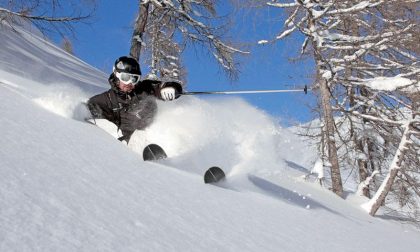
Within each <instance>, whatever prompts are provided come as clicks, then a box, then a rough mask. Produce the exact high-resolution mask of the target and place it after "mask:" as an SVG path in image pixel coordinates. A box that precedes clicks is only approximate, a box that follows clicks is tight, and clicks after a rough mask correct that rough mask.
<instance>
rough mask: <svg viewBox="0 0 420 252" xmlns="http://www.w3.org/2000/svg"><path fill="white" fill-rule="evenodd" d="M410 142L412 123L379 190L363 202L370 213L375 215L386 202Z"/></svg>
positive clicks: (407, 127) (406, 130) (407, 126)
mask: <svg viewBox="0 0 420 252" xmlns="http://www.w3.org/2000/svg"><path fill="white" fill-rule="evenodd" d="M409 144H410V125H409V124H408V125H406V128H405V130H404V133H403V135H402V137H401V141H400V144H399V146H398V149H397V152H396V153H395V156H394V159H393V160H392V163H391V165H390V168H389V173H388V175H387V176H386V177H385V180H384V181H383V182H382V184H381V186H380V187H379V189H378V191H377V192H376V193H375V195H374V196H373V197H372V199H371V200H369V201H368V202H367V203H365V204H363V205H362V207H363V208H364V209H366V210H367V211H368V212H369V214H370V215H372V216H374V215H375V214H376V212H377V211H378V209H379V208H380V207H381V205H382V204H383V203H384V202H385V198H386V196H387V195H388V193H389V192H390V191H391V188H392V185H393V184H394V181H395V178H396V176H397V174H398V172H399V171H400V169H401V163H402V161H403V158H404V153H405V151H406V150H407V148H408V145H409Z"/></svg>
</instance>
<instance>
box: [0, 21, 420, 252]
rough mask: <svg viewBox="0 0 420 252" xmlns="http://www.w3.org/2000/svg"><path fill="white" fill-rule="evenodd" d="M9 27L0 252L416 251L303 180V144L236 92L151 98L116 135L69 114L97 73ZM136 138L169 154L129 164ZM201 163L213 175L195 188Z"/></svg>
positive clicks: (1, 87) (2, 78)
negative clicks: (123, 134)
mask: <svg viewBox="0 0 420 252" xmlns="http://www.w3.org/2000/svg"><path fill="white" fill-rule="evenodd" d="M19 32H20V34H17V33H14V32H12V31H11V30H10V29H8V28H7V27H3V28H2V29H1V30H0V39H1V41H2V43H1V44H0V99H1V103H0V118H1V119H0V120H1V123H0V130H1V132H2V137H1V138H0V251H417V250H418V247H419V246H420V239H419V238H420V233H419V232H418V231H416V230H414V229H413V228H412V227H411V226H409V225H401V224H399V223H396V222H392V221H390V220H385V219H381V218H373V217H370V216H369V215H368V214H367V213H366V212H364V211H363V210H362V209H361V208H360V207H359V204H360V203H362V201H363V199H360V198H356V197H354V196H349V197H348V198H347V200H342V199H340V198H338V197H336V196H335V195H334V194H333V193H331V192H329V191H328V190H326V189H323V188H321V187H319V185H317V184H316V183H312V182H305V181H303V179H302V175H304V174H305V172H306V171H307V170H310V169H311V168H312V166H313V165H314V163H315V160H316V154H315V151H314V150H313V149H312V148H311V147H309V146H307V144H306V143H305V142H303V141H301V140H300V139H299V138H297V137H296V136H294V135H293V134H292V133H291V132H290V131H289V130H287V129H283V128H281V127H280V126H279V125H277V124H276V122H275V121H276V120H274V119H273V118H270V116H268V115H267V114H265V113H264V112H262V111H260V110H258V109H256V108H254V107H252V106H251V105H249V104H247V103H246V102H244V101H243V100H241V99H239V98H224V99H220V98H212V99H206V98H197V97H181V98H179V99H178V100H177V101H175V102H168V103H163V102H161V103H159V115H158V116H157V118H156V120H155V122H154V124H153V125H152V126H151V127H150V128H148V129H147V130H146V131H145V132H136V133H135V135H134V136H133V138H132V141H131V142H130V145H129V146H126V145H124V144H122V143H120V142H119V141H117V140H115V137H114V136H116V127H115V126H113V125H112V124H110V123H108V122H106V121H99V122H98V125H99V126H100V127H96V126H94V125H91V124H88V123H85V122H83V121H82V120H81V118H83V116H84V113H86V111H84V109H83V108H82V107H80V106H79V103H80V102H82V101H86V99H87V98H88V97H90V96H92V95H93V94H96V93H99V92H101V91H104V90H106V89H107V88H108V84H107V81H106V78H107V73H102V72H99V71H98V70H96V69H94V68H92V67H91V66H89V65H87V64H85V63H83V62H82V61H80V60H78V59H77V58H75V57H72V56H70V55H68V54H66V53H65V52H63V51H61V50H60V49H58V48H57V47H55V46H53V45H51V44H50V43H48V42H45V41H43V40H42V39H40V38H39V37H37V36H36V35H31V33H29V32H25V31H23V30H19ZM110 68H111V67H110ZM148 143H158V144H160V145H161V146H163V147H164V148H165V149H166V150H167V153H168V155H169V159H167V160H165V161H162V162H160V163H150V162H144V161H142V158H141V156H140V154H139V153H140V152H141V151H142V149H143V147H144V146H145V145H147V144H148ZM214 165H217V166H220V167H222V168H223V169H224V170H225V172H226V173H227V180H226V181H224V182H223V183H221V184H220V185H217V186H216V185H206V184H204V183H203V173H204V171H205V170H206V169H207V168H209V167H210V166H214Z"/></svg>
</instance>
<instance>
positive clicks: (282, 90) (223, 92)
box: [181, 85, 308, 95]
mask: <svg viewBox="0 0 420 252" xmlns="http://www.w3.org/2000/svg"><path fill="white" fill-rule="evenodd" d="M302 91H303V92H304V93H305V94H307V93H308V86H306V85H305V87H304V88H303V89H273V90H240V91H198V92H183V93H182V94H181V95H206V94H261V93H289V92H302Z"/></svg>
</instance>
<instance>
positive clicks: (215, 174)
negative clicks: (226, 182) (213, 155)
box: [204, 166, 226, 184]
mask: <svg viewBox="0 0 420 252" xmlns="http://www.w3.org/2000/svg"><path fill="white" fill-rule="evenodd" d="M225 177H226V175H225V172H224V171H223V170H222V169H221V168H220V167H217V166H213V167H211V168H209V169H208V170H207V171H206V173H205V174H204V183H206V184H212V183H217V182H219V181H221V180H223V179H224V178H225Z"/></svg>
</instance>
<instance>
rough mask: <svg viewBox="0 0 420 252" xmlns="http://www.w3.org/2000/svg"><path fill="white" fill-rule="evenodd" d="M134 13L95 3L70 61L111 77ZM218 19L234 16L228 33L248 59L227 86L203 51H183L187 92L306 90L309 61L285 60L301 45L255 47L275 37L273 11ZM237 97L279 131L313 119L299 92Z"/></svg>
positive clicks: (125, 48)
mask: <svg viewBox="0 0 420 252" xmlns="http://www.w3.org/2000/svg"><path fill="white" fill-rule="evenodd" d="M221 2H223V1H221ZM137 8H138V7H137V1H131V0H121V1H99V2H98V6H97V10H96V12H95V15H94V17H93V19H91V20H89V23H90V24H88V25H86V24H82V23H80V24H76V25H75V32H76V34H77V35H76V39H74V40H73V46H74V53H75V55H76V56H77V57H79V58H81V59H82V60H83V61H85V62H87V63H89V64H91V65H92V66H94V67H96V68H98V69H100V70H102V71H104V72H105V73H110V72H111V70H112V65H113V63H114V61H115V59H117V58H118V57H120V56H122V55H127V54H128V52H129V48H130V38H131V34H132V24H133V20H134V19H135V17H136V15H137ZM220 13H222V14H228V13H236V14H238V15H237V18H236V19H235V25H234V26H233V28H232V29H233V30H232V33H233V34H234V36H235V38H237V39H238V40H240V41H245V42H247V43H249V45H250V46H248V47H247V49H248V50H249V51H250V52H251V54H250V55H248V56H245V57H240V58H239V63H240V68H239V69H240V74H239V76H238V79H237V80H233V81H232V80H230V79H229V78H228V77H227V76H226V74H225V73H224V72H223V70H222V69H221V68H220V67H219V66H218V65H217V64H216V61H215V60H214V58H213V57H212V56H210V55H209V54H208V53H207V52H206V51H204V50H202V49H200V48H187V50H185V51H184V53H183V62H184V65H185V66H186V68H187V71H188V77H187V83H188V84H187V89H188V91H226V90H267V89H293V88H300V87H303V86H304V85H305V84H308V85H310V84H311V82H312V78H311V76H312V73H313V64H312V63H311V61H309V60H306V61H303V62H298V63H291V62H290V61H289V60H288V58H289V57H296V56H297V55H298V54H297V52H299V47H300V44H301V40H299V38H293V39H291V40H287V41H280V42H278V43H276V44H274V45H257V42H258V41H259V40H262V39H270V38H272V37H273V36H274V35H275V34H276V33H278V32H279V29H280V28H281V26H279V20H281V18H280V15H279V13H278V10H276V9H273V8H269V7H267V8H264V9H260V10H259V11H258V12H252V11H248V12H247V13H243V12H242V13H237V12H234V11H232V10H231V9H228V8H226V6H222V7H221V8H220ZM142 71H143V73H147V69H145V66H142ZM240 96H241V97H242V98H244V99H245V100H247V101H248V102H250V103H251V104H253V105H254V106H256V107H258V108H260V109H263V110H265V111H266V112H268V113H269V114H271V115H272V116H274V117H275V118H278V120H279V121H280V123H282V124H283V125H291V124H293V123H295V122H306V121H309V120H311V119H312V116H313V115H311V113H310V109H309V107H308V104H309V103H313V102H314V100H315V99H314V96H313V95H312V94H308V95H305V94H304V93H303V92H302V93H280V94H279V93H277V94H247V95H240ZM203 98H204V99H212V97H203ZM226 109H229V108H226Z"/></svg>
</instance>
